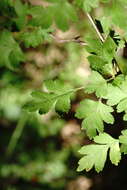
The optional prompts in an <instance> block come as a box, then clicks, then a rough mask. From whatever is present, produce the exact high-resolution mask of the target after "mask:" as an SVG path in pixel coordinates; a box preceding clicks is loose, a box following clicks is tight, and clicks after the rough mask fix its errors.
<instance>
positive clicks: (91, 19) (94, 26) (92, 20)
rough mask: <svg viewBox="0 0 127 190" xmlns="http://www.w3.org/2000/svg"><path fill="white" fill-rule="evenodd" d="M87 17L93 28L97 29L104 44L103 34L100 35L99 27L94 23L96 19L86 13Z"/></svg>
mask: <svg viewBox="0 0 127 190" xmlns="http://www.w3.org/2000/svg"><path fill="white" fill-rule="evenodd" d="M86 15H87V17H88V19H89V21H90V22H91V24H92V26H93V28H94V29H95V31H96V33H97V35H98V37H99V38H100V40H101V41H102V42H104V41H105V39H104V37H103V36H102V34H101V33H100V31H99V30H98V28H97V26H96V24H95V22H94V19H93V18H92V16H91V15H90V14H89V13H86Z"/></svg>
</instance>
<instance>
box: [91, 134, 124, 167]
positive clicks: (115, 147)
mask: <svg viewBox="0 0 127 190" xmlns="http://www.w3.org/2000/svg"><path fill="white" fill-rule="evenodd" d="M94 142H96V143H99V144H107V146H109V148H110V151H109V157H110V160H111V162H112V164H114V165H116V166H117V165H118V163H119V161H120V159H121V153H120V148H119V140H117V139H114V138H112V137H111V136H110V135H108V134H107V133H103V134H100V135H99V136H96V137H95V138H94Z"/></svg>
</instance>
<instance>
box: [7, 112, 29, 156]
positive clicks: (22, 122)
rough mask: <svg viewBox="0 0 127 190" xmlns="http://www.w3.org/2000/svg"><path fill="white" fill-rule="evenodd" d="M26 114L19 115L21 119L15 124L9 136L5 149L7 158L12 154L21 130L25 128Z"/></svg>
mask: <svg viewBox="0 0 127 190" xmlns="http://www.w3.org/2000/svg"><path fill="white" fill-rule="evenodd" d="M27 117H28V116H27V114H26V113H22V114H21V117H20V119H19V121H18V123H17V126H16V128H15V130H14V132H13V134H12V136H11V139H10V142H9V144H8V147H7V152H6V155H7V157H10V156H11V155H12V154H13V152H14V149H15V147H16V144H17V142H18V140H19V138H20V136H21V134H22V131H23V128H24V126H25V123H26V121H27Z"/></svg>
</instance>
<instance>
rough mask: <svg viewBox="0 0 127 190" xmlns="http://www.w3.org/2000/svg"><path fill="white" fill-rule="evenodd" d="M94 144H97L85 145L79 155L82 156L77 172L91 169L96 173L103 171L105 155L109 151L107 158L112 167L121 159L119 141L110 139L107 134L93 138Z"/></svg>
mask: <svg viewBox="0 0 127 190" xmlns="http://www.w3.org/2000/svg"><path fill="white" fill-rule="evenodd" d="M94 142H96V143H98V144H92V145H85V146H83V147H82V148H81V149H80V150H79V153H80V154H83V155H84V156H83V157H82V158H81V159H80V160H79V167H78V169H77V170H78V171H82V170H84V169H85V170H86V171H89V170H91V169H92V168H93V167H95V170H96V171H97V172H100V171H102V170H103V168H104V165H105V162H106V158H107V153H108V150H110V151H109V157H110V160H111V162H112V163H113V164H114V165H118V163H119V161H120V159H121V153H120V148H119V141H118V140H117V139H114V138H112V137H111V136H110V135H108V134H107V133H102V134H100V135H98V136H96V137H95V138H94Z"/></svg>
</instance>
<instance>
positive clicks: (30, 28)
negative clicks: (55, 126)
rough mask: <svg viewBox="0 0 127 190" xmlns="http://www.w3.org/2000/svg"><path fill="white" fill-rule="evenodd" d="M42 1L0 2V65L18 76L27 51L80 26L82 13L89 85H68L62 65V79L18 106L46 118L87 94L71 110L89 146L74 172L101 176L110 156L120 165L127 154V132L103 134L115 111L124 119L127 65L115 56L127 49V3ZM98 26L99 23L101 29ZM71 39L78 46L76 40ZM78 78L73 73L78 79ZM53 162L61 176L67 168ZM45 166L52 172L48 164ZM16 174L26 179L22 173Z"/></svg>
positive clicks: (47, 83)
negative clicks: (86, 30) (86, 31)
mask: <svg viewBox="0 0 127 190" xmlns="http://www.w3.org/2000/svg"><path fill="white" fill-rule="evenodd" d="M45 2H46V6H43V5H32V4H31V3H30V1H22V0H2V1H0V29H1V32H0V55H1V58H0V67H1V68H2V69H5V68H6V69H7V70H8V72H20V71H21V70H22V67H23V64H24V63H25V62H27V61H28V60H27V56H26V51H27V50H29V48H38V47H39V46H41V45H42V44H46V43H52V36H53V33H54V31H55V30H62V31H63V32H65V31H68V30H69V29H70V28H71V27H70V26H75V27H77V28H78V23H79V22H80V18H81V17H82V16H81V15H85V20H87V21H86V22H89V21H90V25H89V33H90V34H89V35H88V36H87V37H86V36H85V42H86V45H85V46H84V49H85V52H87V53H86V54H87V55H88V56H87V59H88V62H89V65H90V68H91V70H92V71H91V74H90V75H89V77H88V78H87V79H86V80H87V82H86V83H85V82H84V83H82V84H81V85H80V82H77V84H78V85H77V84H74V83H72V81H71V80H70V79H69V77H68V76H69V73H68V72H69V69H68V68H69V67H66V68H65V73H66V74H65V77H63V79H62V77H61V76H62V75H61V74H60V75H58V76H55V77H54V78H53V77H52V78H51V79H50V80H45V81H44V82H43V88H40V89H36V88H35V89H34V90H33V89H32V92H31V96H30V97H29V98H28V97H27V98H26V99H25V101H24V102H23V103H21V106H22V107H23V108H22V109H23V110H27V113H28V114H31V113H29V112H36V113H38V112H39V113H40V114H46V113H48V112H49V111H51V110H55V111H56V112H57V113H64V112H65V113H66V114H67V113H68V112H69V110H71V101H73V98H74V97H75V94H76V92H77V91H79V92H80V91H82V92H83V93H84V94H85V95H86V94H89V96H88V97H87V98H85V95H84V96H83V97H84V98H83V100H81V101H80V102H79V104H78V106H76V110H75V117H76V118H77V119H81V120H82V124H81V125H82V129H83V130H84V131H85V133H86V135H87V136H88V138H89V139H90V140H91V144H89V145H84V146H83V147H82V148H81V149H80V150H79V153H80V154H82V155H83V157H82V158H81V159H80V161H79V166H78V169H77V170H78V171H82V170H86V171H89V170H91V169H92V168H93V167H94V168H95V170H96V171H97V172H100V171H102V170H103V168H104V165H105V163H106V160H107V157H108V155H109V159H110V161H111V163H112V164H114V165H118V164H119V162H120V160H121V155H122V153H124V154H127V140H126V139H127V130H126V129H125V130H123V131H122V132H121V133H122V135H120V136H119V137H118V138H117V139H116V138H113V137H112V136H110V135H109V134H108V133H106V128H107V127H109V126H112V127H114V123H115V118H116V117H115V118H114V114H116V115H117V116H118V115H119V113H123V120H124V121H127V76H126V74H127V72H126V71H127V66H126V59H125V57H124V56H123V55H120V54H119V51H120V50H121V49H122V48H124V47H125V46H126V40H127V19H126V16H127V14H126V12H127V1H126V0H117V3H116V1H114V0H94V1H93V0H74V1H72V3H71V2H70V1H67V0H64V1H62V0H59V1H58V0H47V1H45ZM99 9H101V10H102V11H100V13H99V14H98V16H96V14H95V15H94V11H93V10H95V11H96V10H99ZM79 11H81V13H82V14H81V15H80V14H79ZM91 15H92V16H91ZM96 17H97V18H96ZM97 21H98V22H97ZM82 22H83V21H82ZM97 23H99V24H100V25H101V29H100V28H99V26H98V24H97ZM87 24H88V23H87ZM92 26H93V30H91V28H92ZM94 30H95V32H97V35H96V33H94ZM76 40H77V41H76ZM72 41H73V42H78V43H79V44H81V41H78V38H75V39H73V40H72ZM74 59H75V57H74ZM77 64H78V63H77ZM71 70H72V71H73V69H71ZM66 71H67V72H66ZM72 71H71V72H72ZM67 74H68V75H67ZM74 74H75V73H73V75H74ZM7 75H8V74H7ZM8 76H10V75H8ZM24 77H25V76H24ZM12 78H13V77H12ZM47 78H48V79H49V78H50V76H49V77H47ZM77 78H78V77H77V75H76V74H75V80H76V81H77ZM45 79H46V77H45ZM12 80H13V79H12ZM16 80H17V79H16ZM72 80H73V79H72ZM4 82H5V83H6V82H7V81H4ZM73 82H74V81H73ZM29 93H30V92H29ZM93 96H94V98H93ZM23 104H24V105H23ZM1 105H2V104H1ZM2 106H3V105H2ZM2 106H1V107H2ZM2 109H3V108H2ZM51 133H52V132H51ZM42 134H43V133H42ZM52 134H53V133H52ZM51 164H52V163H51ZM57 164H59V165H60V166H59V167H61V168H62V169H61V175H62V174H63V173H64V170H66V169H65V168H64V167H65V166H63V165H62V164H61V163H59V161H58V162H57V161H56V163H55V165H57ZM47 167H49V168H50V165H49V166H47ZM53 167H54V166H53ZM51 168H52V167H51ZM19 170H20V168H19ZM47 170H48V169H47ZM52 172H53V171H52ZM20 175H21V176H23V175H24V174H22V171H21V170H20ZM58 175H59V173H58Z"/></svg>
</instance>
